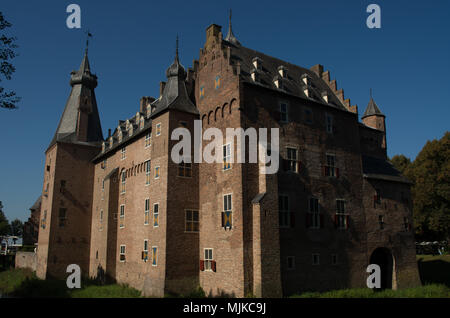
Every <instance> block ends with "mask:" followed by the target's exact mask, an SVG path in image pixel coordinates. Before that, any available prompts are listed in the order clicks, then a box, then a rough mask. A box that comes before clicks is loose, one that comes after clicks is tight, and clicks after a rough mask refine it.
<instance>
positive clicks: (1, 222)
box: [0, 201, 10, 236]
mask: <svg viewBox="0 0 450 318" xmlns="http://www.w3.org/2000/svg"><path fill="white" fill-rule="evenodd" d="M9 233H10V226H9V222H8V219H7V218H6V216H5V214H4V213H3V204H2V201H0V236H6V235H8V234H9Z"/></svg>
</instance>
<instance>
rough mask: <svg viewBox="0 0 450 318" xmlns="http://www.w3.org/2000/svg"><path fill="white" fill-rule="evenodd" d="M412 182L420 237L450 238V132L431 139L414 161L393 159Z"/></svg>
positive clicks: (417, 232)
mask: <svg viewBox="0 0 450 318" xmlns="http://www.w3.org/2000/svg"><path fill="white" fill-rule="evenodd" d="M391 162H392V163H393V164H394V166H395V167H396V168H397V169H398V170H400V171H401V172H402V173H403V174H404V175H405V176H406V177H408V178H409V179H410V180H411V181H412V182H413V183H414V185H413V187H412V196H413V201H414V223H415V226H416V235H417V238H418V239H423V240H445V239H447V240H450V132H446V133H445V134H444V136H443V137H442V138H441V139H440V140H436V139H435V140H432V141H428V142H427V143H426V144H425V146H424V147H423V148H422V150H421V151H420V153H419V154H418V155H417V158H416V159H415V160H414V162H412V163H410V160H409V159H408V158H406V157H405V156H403V155H398V156H395V157H393V158H392V159H391Z"/></svg>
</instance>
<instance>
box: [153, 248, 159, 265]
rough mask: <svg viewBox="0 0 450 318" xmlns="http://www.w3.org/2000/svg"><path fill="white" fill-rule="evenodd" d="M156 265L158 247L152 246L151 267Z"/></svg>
mask: <svg viewBox="0 0 450 318" xmlns="http://www.w3.org/2000/svg"><path fill="white" fill-rule="evenodd" d="M157 265H158V247H157V246H153V247H152V266H157Z"/></svg>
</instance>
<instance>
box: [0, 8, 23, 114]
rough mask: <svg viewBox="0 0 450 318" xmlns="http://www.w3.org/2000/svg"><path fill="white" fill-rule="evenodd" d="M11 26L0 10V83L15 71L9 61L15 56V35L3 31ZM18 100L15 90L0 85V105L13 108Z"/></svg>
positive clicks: (10, 76)
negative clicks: (8, 34)
mask: <svg viewBox="0 0 450 318" xmlns="http://www.w3.org/2000/svg"><path fill="white" fill-rule="evenodd" d="M11 26H12V24H11V23H10V22H8V21H7V20H6V19H5V17H4V16H3V13H2V12H1V11H0V31H1V34H0V83H1V82H2V81H3V80H4V79H6V80H10V79H11V78H12V75H13V73H14V72H15V71H16V68H15V67H14V65H13V64H12V63H11V60H12V59H13V58H15V57H16V56H17V53H16V52H15V49H16V48H17V47H18V46H17V44H16V37H10V36H7V35H6V33H5V31H6V29H7V28H10V27H11ZM19 101H20V97H18V96H17V95H16V92H14V91H8V90H6V89H5V88H4V87H3V86H2V85H0V107H2V108H9V109H14V108H17V103H18V102H19Z"/></svg>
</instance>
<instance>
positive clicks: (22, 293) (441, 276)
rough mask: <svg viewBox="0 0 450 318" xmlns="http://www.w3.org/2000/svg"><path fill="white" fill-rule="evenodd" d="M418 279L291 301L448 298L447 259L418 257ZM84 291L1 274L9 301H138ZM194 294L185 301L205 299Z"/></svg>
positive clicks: (87, 287) (119, 291)
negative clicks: (402, 285)
mask: <svg viewBox="0 0 450 318" xmlns="http://www.w3.org/2000/svg"><path fill="white" fill-rule="evenodd" d="M417 262H418V267H419V273H420V278H421V280H422V283H423V284H424V286H420V287H415V288H409V289H401V290H384V291H378V292H376V291H373V290H371V289H368V288H353V289H343V290H335V291H328V292H323V293H318V292H308V293H302V294H299V295H293V296H291V297H293V298H442V297H444V298H450V255H441V256H431V255H417ZM81 285H82V286H83V288H81V289H72V290H69V289H68V288H67V286H66V282H65V281H62V280H40V279H38V278H37V277H36V275H35V273H33V272H32V271H31V270H27V269H12V270H7V271H3V272H0V294H3V295H7V296H10V297H52V298H55V297H71V298H127V297H128V298H129V297H133V298H136V297H141V296H140V294H141V293H140V292H139V291H138V290H136V289H133V288H131V287H128V286H126V285H119V284H112V285H103V286H100V285H98V284H96V283H95V282H94V281H89V280H85V281H83V282H82V284H81ZM204 296H205V295H204V293H200V291H197V292H196V293H195V295H194V294H192V295H188V296H187V297H189V298H190V297H200V298H201V297H204Z"/></svg>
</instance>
